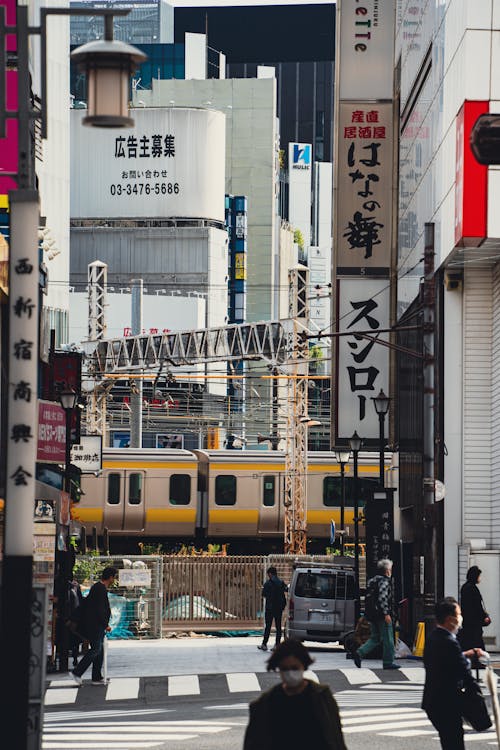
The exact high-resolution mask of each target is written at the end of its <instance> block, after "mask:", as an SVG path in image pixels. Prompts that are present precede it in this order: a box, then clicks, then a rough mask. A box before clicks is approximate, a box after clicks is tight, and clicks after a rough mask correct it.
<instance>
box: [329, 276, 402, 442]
mask: <svg viewBox="0 0 500 750" xmlns="http://www.w3.org/2000/svg"><path fill="white" fill-rule="evenodd" d="M338 285H339V291H338V299H339V311H338V321H339V323H338V326H339V331H340V332H345V333H351V332H352V335H348V336H339V337H338V344H337V368H338V372H337V382H338V390H337V435H338V438H339V440H340V441H344V440H345V441H346V442H347V440H348V439H349V436H350V435H352V434H353V432H354V430H356V431H357V433H358V435H359V436H360V437H361V438H363V440H364V442H365V444H366V442H367V441H370V440H373V441H376V442H378V439H379V422H378V416H377V414H376V412H375V408H374V406H373V403H372V401H371V399H372V398H373V397H375V396H377V395H378V393H379V392H380V389H381V388H382V389H383V390H384V391H385V393H388V392H389V349H388V347H386V346H384V345H383V344H379V343H377V341H378V340H381V341H388V339H389V335H388V334H387V333H378V331H379V330H382V329H387V328H388V327H389V309H390V308H389V301H390V287H389V280H388V279H341V280H340V281H339V282H338ZM356 331H360V332H361V331H363V332H365V333H366V332H367V331H369V334H368V335H369V336H371V338H364V337H362V336H359V335H357V334H356ZM374 339H375V341H374Z"/></svg>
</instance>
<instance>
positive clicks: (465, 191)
mask: <svg viewBox="0 0 500 750" xmlns="http://www.w3.org/2000/svg"><path fill="white" fill-rule="evenodd" d="M397 6H398V9H397V36H396V48H395V64H396V69H397V70H398V72H399V73H400V76H397V78H398V77H400V81H401V88H400V183H399V247H398V262H397V274H398V283H397V308H398V318H399V319H401V316H402V315H403V314H404V313H405V311H407V310H408V309H410V306H411V305H413V306H415V304H416V302H415V300H416V298H417V296H418V294H419V287H420V284H421V282H422V277H423V260H422V259H423V249H424V224H425V223H426V222H432V223H434V226H435V240H436V245H435V252H436V255H435V267H436V270H437V278H438V280H439V284H438V287H437V294H436V301H437V310H438V337H440V340H441V341H442V342H443V344H442V350H441V352H439V359H438V362H439V365H438V372H439V382H441V383H442V388H441V393H442V403H441V418H442V435H439V438H440V442H439V443H437V444H436V447H437V450H438V453H439V456H440V457H441V463H442V476H441V477H439V478H440V479H442V480H443V481H444V484H445V488H446V497H445V499H444V501H443V505H444V509H443V512H444V519H443V524H442V525H443V529H444V593H445V594H446V595H454V596H456V595H457V594H458V591H459V587H460V585H461V584H462V583H463V582H464V580H465V573H466V570H467V567H468V566H469V565H471V564H473V563H475V564H477V565H479V567H480V568H481V569H482V570H483V577H482V583H481V590H482V593H483V597H484V600H485V602H486V607H487V609H488V611H489V612H490V614H491V617H492V620H493V624H492V626H490V627H489V628H488V629H487V630H486V631H485V636H486V637H487V641H486V643H487V647H488V648H493V649H494V648H498V647H499V646H500V626H499V622H500V587H499V576H500V441H499V437H500V376H499V374H498V373H499V372H500V368H499V364H500V362H499V361H498V359H499V357H500V327H499V320H500V318H499V316H500V215H499V212H498V205H499V200H500V170H499V168H497V167H489V168H488V167H481V166H479V165H478V164H477V162H475V160H474V158H473V156H472V153H471V151H470V147H469V135H470V130H471V127H472V125H473V123H474V121H475V119H476V118H477V116H478V115H479V114H480V113H481V112H488V111H490V112H496V111H498V110H499V108H500V11H499V7H498V3H496V2H493V0H480V1H478V2H474V3H467V2H456V3H451V2H438V3H409V4H405V3H402V2H398V3H397ZM401 468H402V467H401V466H400V474H401ZM400 502H402V503H403V504H404V503H405V499H404V497H402V498H400ZM403 516H404V513H403ZM402 523H403V528H404V518H402Z"/></svg>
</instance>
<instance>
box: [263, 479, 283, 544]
mask: <svg viewBox="0 0 500 750" xmlns="http://www.w3.org/2000/svg"><path fill="white" fill-rule="evenodd" d="M259 484H260V498H259V500H260V503H259V534H276V532H277V531H279V524H280V507H281V502H280V476H279V474H264V475H263V476H262V477H260V481H259Z"/></svg>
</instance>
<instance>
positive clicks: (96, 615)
mask: <svg viewBox="0 0 500 750" xmlns="http://www.w3.org/2000/svg"><path fill="white" fill-rule="evenodd" d="M117 575H118V570H117V569H116V568H113V567H111V566H109V567H107V568H104V570H103V571H102V574H101V580H100V581H97V583H94V585H93V586H92V588H91V589H90V591H89V593H88V595H87V596H86V597H85V599H84V600H83V602H82V605H81V606H82V608H83V613H82V616H81V622H80V627H81V632H82V635H84V636H85V637H86V638H88V640H89V642H90V648H89V650H88V651H87V653H86V654H85V655H84V656H83V657H82V659H81V660H80V662H79V663H78V664H77V666H76V667H75V668H74V670H73V671H72V672H71V674H72V676H73V679H74V680H75V682H76V683H77V684H78V685H81V684H82V682H83V680H82V676H83V674H84V672H86V670H87V669H88V668H89V667H90V665H91V664H92V684H93V685H105V684H106V682H107V680H106V679H105V678H104V677H103V674H102V665H103V659H104V638H105V636H106V633H107V632H109V631H110V630H111V628H110V627H109V620H110V617H111V608H110V606H109V599H108V589H109V587H110V586H112V585H113V583H114V582H115V577H116V576H117Z"/></svg>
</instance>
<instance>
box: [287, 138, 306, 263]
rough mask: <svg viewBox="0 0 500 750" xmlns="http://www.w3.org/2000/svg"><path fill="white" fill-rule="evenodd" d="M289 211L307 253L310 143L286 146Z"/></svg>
mask: <svg viewBox="0 0 500 750" xmlns="http://www.w3.org/2000/svg"><path fill="white" fill-rule="evenodd" d="M288 172H289V183H290V193H289V209H288V216H289V219H290V224H291V225H292V227H293V228H294V229H300V231H301V232H302V236H303V238H304V248H305V250H306V252H307V250H308V248H309V245H310V244H311V181H312V145H311V144H310V143H289V144H288Z"/></svg>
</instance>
